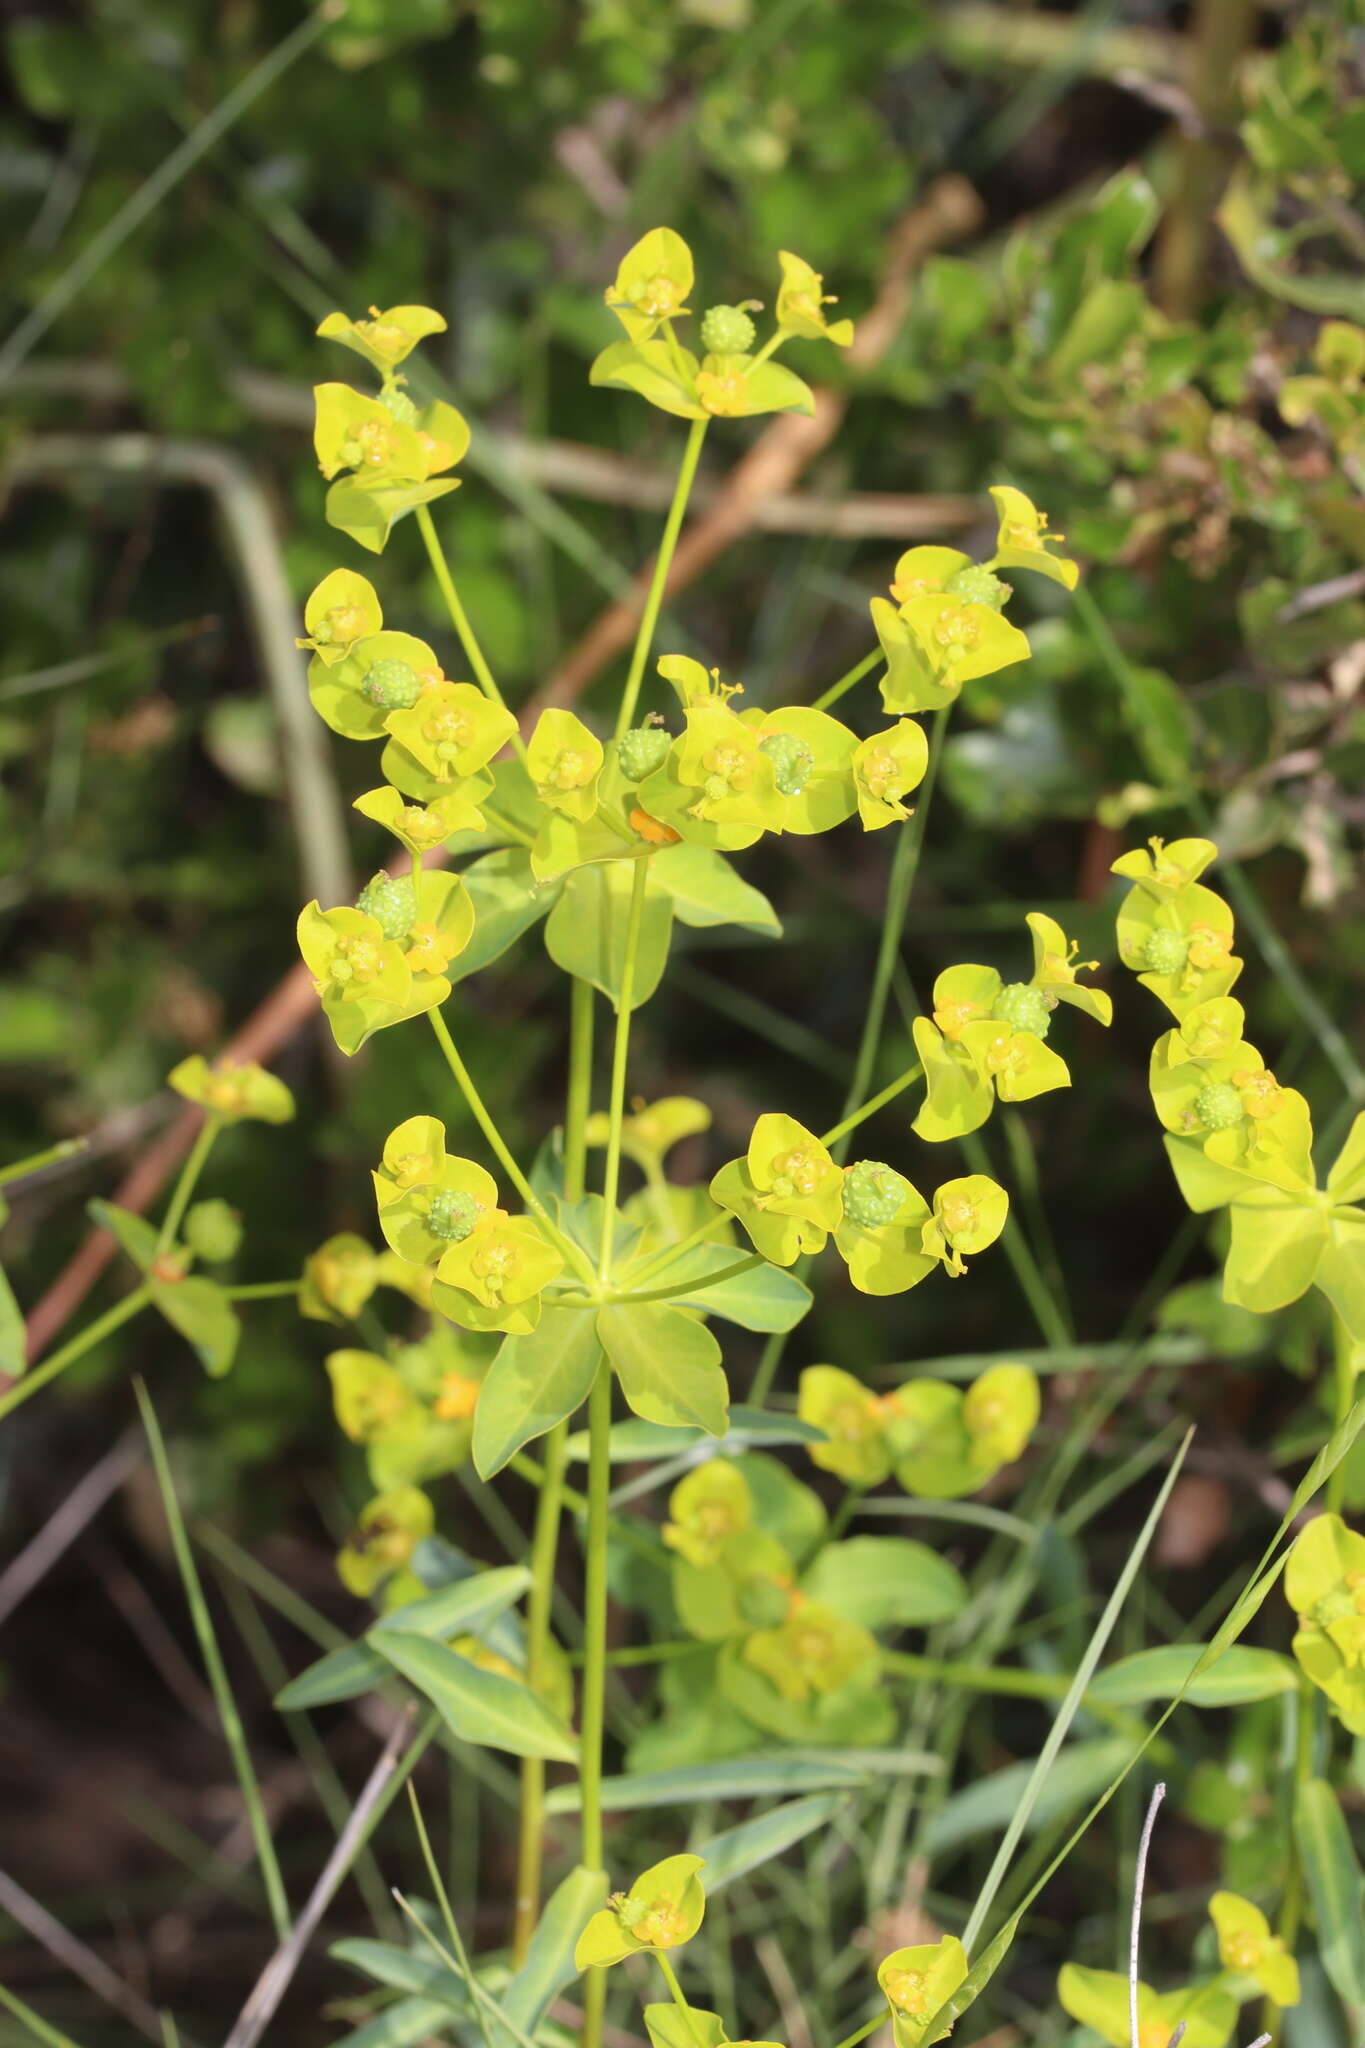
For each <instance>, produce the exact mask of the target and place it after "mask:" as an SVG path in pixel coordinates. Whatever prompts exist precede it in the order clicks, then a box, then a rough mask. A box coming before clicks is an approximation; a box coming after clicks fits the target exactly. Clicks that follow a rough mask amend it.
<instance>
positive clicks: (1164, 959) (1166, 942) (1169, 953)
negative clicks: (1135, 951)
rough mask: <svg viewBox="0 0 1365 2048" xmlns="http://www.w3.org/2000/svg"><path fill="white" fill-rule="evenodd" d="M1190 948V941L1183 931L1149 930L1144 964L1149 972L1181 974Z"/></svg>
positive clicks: (1143, 955)
mask: <svg viewBox="0 0 1365 2048" xmlns="http://www.w3.org/2000/svg"><path fill="white" fill-rule="evenodd" d="M1189 950H1190V942H1189V940H1188V939H1187V938H1186V937H1185V936H1184V934H1183V933H1182V932H1168V931H1160V930H1158V931H1154V932H1149V933H1148V934H1147V943H1146V945H1145V946H1144V947H1143V949H1142V964H1143V967H1144V968H1145V969H1146V971H1147V973H1148V974H1179V972H1180V970H1181V968H1182V967H1183V966H1184V965H1185V960H1186V957H1187V955H1188V954H1189Z"/></svg>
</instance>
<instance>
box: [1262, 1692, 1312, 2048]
mask: <svg viewBox="0 0 1365 2048" xmlns="http://www.w3.org/2000/svg"><path fill="white" fill-rule="evenodd" d="M1294 1703H1295V1716H1296V1718H1295V1724H1294V1784H1293V1790H1292V1791H1291V1793H1290V1799H1291V1801H1293V1800H1294V1799H1296V1798H1297V1795H1298V1789H1299V1787H1300V1785H1306V1784H1307V1783H1308V1781H1309V1779H1310V1778H1311V1777H1312V1776H1313V1716H1314V1712H1315V1701H1314V1693H1313V1684H1312V1680H1311V1679H1309V1678H1308V1677H1307V1676H1306V1675H1305V1674H1303V1673H1302V1672H1301V1673H1300V1674H1299V1689H1298V1692H1297V1693H1296V1694H1295V1696H1294ZM1285 1833H1286V1837H1287V1839H1288V1841H1289V1875H1288V1876H1287V1877H1286V1879H1285V1886H1284V1897H1283V1899H1282V1900H1281V1902H1280V1916H1279V1920H1278V1922H1277V1924H1276V1928H1275V1932H1276V1934H1277V1935H1278V1936H1279V1939H1280V1940H1281V1941H1282V1942H1283V1943H1284V1946H1285V1949H1286V1950H1287V1952H1288V1953H1289V1954H1290V1955H1291V1956H1292V1955H1293V1953H1294V1945H1295V1943H1296V1942H1297V1940H1298V1938H1299V1923H1300V1921H1301V1920H1302V1918H1303V1865H1302V1863H1301V1861H1300V1859H1299V1853H1298V1849H1297V1847H1296V1845H1295V1839H1294V1830H1293V1829H1292V1827H1287V1828H1286V1830H1285ZM1282 2017H1283V2015H1282V2013H1281V2011H1280V2008H1279V2006H1278V2005H1277V2004H1276V2003H1275V2001H1274V1999H1273V1998H1269V1997H1268V1998H1267V1999H1266V2001H1265V2004H1264V2006H1263V2008H1262V2011H1261V2027H1262V2031H1263V2032H1265V2033H1267V2034H1269V2035H1270V2036H1271V2037H1272V2041H1273V2042H1274V2043H1275V2044H1278V2042H1279V2039H1280V2021H1281V2019H1282Z"/></svg>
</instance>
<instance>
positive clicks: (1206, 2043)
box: [1057, 1963, 1237, 2048]
mask: <svg viewBox="0 0 1365 2048" xmlns="http://www.w3.org/2000/svg"><path fill="white" fill-rule="evenodd" d="M1057 1996H1058V1998H1059V1999H1060V2000H1061V2003H1062V2007H1063V2009H1064V2010H1065V2011H1066V2012H1068V2013H1070V2015H1071V2017H1072V2019H1075V2020H1080V2021H1081V2023H1082V2025H1084V2026H1087V2027H1093V2028H1094V2030H1095V2032H1096V2033H1097V2034H1098V2035H1099V2036H1100V2038H1101V2040H1103V2041H1108V2042H1109V2043H1110V2044H1111V2048H1132V2042H1133V2035H1132V2024H1131V1992H1130V1988H1129V1984H1128V1979H1127V1978H1126V1977H1125V1976H1122V1975H1120V1973H1119V1972H1118V1971H1117V1970H1090V1969H1086V1968H1085V1967H1083V1966H1082V1965H1081V1964H1080V1963H1066V1964H1064V1965H1063V1967H1062V1970H1061V1973H1060V1975H1059V1976H1058V1979H1057ZM1137 2021H1138V2030H1137V2044H1136V2048H1169V2044H1170V2041H1171V2039H1172V2037H1173V2036H1174V2035H1175V2033H1176V2032H1177V2030H1183V2031H1181V2034H1180V2038H1181V2044H1182V2048H1226V2043H1227V2042H1228V2041H1229V2040H1230V2039H1231V2037H1232V2031H1233V2029H1234V2027H1235V2026H1236V2024H1237V2001H1236V1999H1235V1998H1234V1997H1233V1996H1232V1994H1231V1992H1229V1991H1228V1990H1227V1989H1226V1988H1225V1987H1224V1986H1223V1985H1222V1984H1220V1983H1218V1982H1217V1981H1216V1980H1214V1981H1212V1982H1208V1983H1204V1984H1191V1985H1188V1986H1186V1987H1185V1988H1183V1989H1181V1990H1177V1991H1154V1990H1153V1989H1152V1987H1151V1985H1150V1984H1139V1985H1138V1987H1137Z"/></svg>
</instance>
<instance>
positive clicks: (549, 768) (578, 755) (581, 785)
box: [526, 707, 605, 821]
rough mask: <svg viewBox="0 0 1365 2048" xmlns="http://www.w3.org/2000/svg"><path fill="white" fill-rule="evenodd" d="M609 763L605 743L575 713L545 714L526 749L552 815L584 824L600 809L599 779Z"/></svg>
mask: <svg viewBox="0 0 1365 2048" xmlns="http://www.w3.org/2000/svg"><path fill="white" fill-rule="evenodd" d="M604 759H605V754H604V750H603V747H602V742H601V740H599V739H598V737H597V735H596V733H595V732H593V731H592V730H591V729H590V728H589V727H588V726H586V725H585V724H584V723H583V721H582V719H581V718H579V717H578V716H577V715H576V713H574V712H572V711H565V710H562V709H559V708H558V707H552V708H551V709H550V710H548V711H542V712H541V714H540V717H539V718H538V719H537V720H536V729H535V731H534V732H533V733H532V735H531V739H530V742H529V744H528V746H527V749H526V769H527V773H528V774H529V775H530V777H531V780H532V782H533V783H534V784H535V790H536V795H537V796H538V797H539V799H540V801H541V802H542V803H543V804H545V805H547V806H548V807H549V809H550V810H552V811H563V812H564V814H565V815H566V817H570V818H577V819H579V820H580V821H582V820H586V819H588V818H590V817H591V816H592V814H593V812H594V811H595V810H596V809H597V778H598V776H599V775H600V773H601V770H602V763H603V760H604Z"/></svg>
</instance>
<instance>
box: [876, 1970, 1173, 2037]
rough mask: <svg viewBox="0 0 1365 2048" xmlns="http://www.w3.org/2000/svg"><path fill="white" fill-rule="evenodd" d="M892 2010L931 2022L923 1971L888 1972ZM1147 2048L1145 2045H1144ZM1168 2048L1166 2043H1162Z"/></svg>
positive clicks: (886, 1981) (885, 1984)
mask: <svg viewBox="0 0 1365 2048" xmlns="http://www.w3.org/2000/svg"><path fill="white" fill-rule="evenodd" d="M882 1982H883V1988H884V1990H885V1992H886V1996H887V1999H888V2001H889V2002H890V2005H891V2010H892V2011H893V2012H895V2013H899V2015H900V2017H901V2018H902V2019H904V2020H930V2019H932V2018H933V2013H932V2012H931V2011H930V2009H929V1987H928V1980H927V1979H926V1977H925V1974H924V1972H923V1970H888V1971H887V1973H886V1976H885V1978H884V1979H883V1980H882ZM1144 2048H1145V2043H1144ZM1161 2048H1166V2043H1165V2042H1164V2041H1163V2042H1162V2043H1161Z"/></svg>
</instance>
